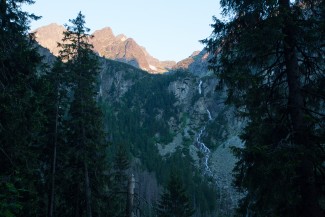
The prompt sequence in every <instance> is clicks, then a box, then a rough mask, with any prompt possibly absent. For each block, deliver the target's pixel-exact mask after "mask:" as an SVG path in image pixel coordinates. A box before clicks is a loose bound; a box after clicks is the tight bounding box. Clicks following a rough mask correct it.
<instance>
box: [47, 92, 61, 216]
mask: <svg viewBox="0 0 325 217" xmlns="http://www.w3.org/2000/svg"><path fill="white" fill-rule="evenodd" d="M58 121H59V89H58V90H57V99H56V108H55V129H54V141H53V156H52V165H51V187H50V194H49V202H48V213H47V216H48V217H53V211H54V197H55V173H56V157H57V145H58Z"/></svg>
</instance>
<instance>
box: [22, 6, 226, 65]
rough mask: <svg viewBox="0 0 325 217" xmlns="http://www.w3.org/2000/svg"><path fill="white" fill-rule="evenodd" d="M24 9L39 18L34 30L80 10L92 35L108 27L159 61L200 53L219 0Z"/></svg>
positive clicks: (177, 59)
mask: <svg viewBox="0 0 325 217" xmlns="http://www.w3.org/2000/svg"><path fill="white" fill-rule="evenodd" d="M24 9H25V10H28V11H29V12H33V13H35V14H36V15H40V16H42V19H41V20H39V21H34V22H32V23H31V29H32V30H33V29H36V28H38V27H40V26H44V25H47V24H50V23H58V24H65V23H68V20H69V19H73V18H75V17H76V16H77V13H78V12H79V11H81V12H82V13H83V14H84V15H85V16H86V26H87V27H89V28H90V29H91V32H93V31H95V30H98V29H101V28H103V27H106V26H109V27H111V28H112V30H113V32H114V34H115V35H118V34H121V33H123V34H125V35H126V36H128V37H132V38H134V39H135V40H136V41H137V42H138V44H140V45H142V46H144V47H146V49H147V51H148V52H149V53H150V54H151V55H153V56H154V57H156V58H158V59H160V60H175V61H179V60H182V59H184V58H186V57H188V56H189V55H191V54H192V52H193V51H196V50H201V49H202V48H203V45H202V44H201V43H199V42H198V41H199V40H200V39H204V38H206V37H208V36H209V35H210V34H211V32H212V28H211V27H210V24H211V23H212V16H213V15H216V16H218V17H219V14H220V9H219V0H124V1H119V0H36V3H35V4H34V5H31V6H24Z"/></svg>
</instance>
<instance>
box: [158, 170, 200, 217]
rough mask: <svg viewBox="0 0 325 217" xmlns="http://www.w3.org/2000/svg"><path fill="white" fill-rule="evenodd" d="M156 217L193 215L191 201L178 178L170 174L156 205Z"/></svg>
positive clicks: (188, 216) (186, 216)
mask: <svg viewBox="0 0 325 217" xmlns="http://www.w3.org/2000/svg"><path fill="white" fill-rule="evenodd" d="M156 212H157V216H158V217H190V216H193V214H194V209H193V206H192V204H191V201H190V199H189V197H188V195H187V193H186V190H185V187H184V186H183V184H182V182H181V180H180V178H179V177H178V176H177V175H175V174H173V173H172V174H171V175H170V177H169V181H168V184H167V188H166V189H165V191H164V193H163V194H162V195H161V197H160V199H159V200H158V203H157V205H156Z"/></svg>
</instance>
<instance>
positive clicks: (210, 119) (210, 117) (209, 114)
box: [207, 109, 212, 121]
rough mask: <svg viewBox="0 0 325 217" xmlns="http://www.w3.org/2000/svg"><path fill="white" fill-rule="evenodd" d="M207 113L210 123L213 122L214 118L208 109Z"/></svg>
mask: <svg viewBox="0 0 325 217" xmlns="http://www.w3.org/2000/svg"><path fill="white" fill-rule="evenodd" d="M207 113H208V117H209V121H212V116H211V113H210V111H209V109H207Z"/></svg>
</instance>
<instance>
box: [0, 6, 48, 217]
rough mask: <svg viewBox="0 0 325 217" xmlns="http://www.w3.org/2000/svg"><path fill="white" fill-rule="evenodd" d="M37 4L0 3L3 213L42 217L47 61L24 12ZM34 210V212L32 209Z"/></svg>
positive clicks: (0, 180) (0, 182)
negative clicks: (44, 71) (43, 67)
mask: <svg viewBox="0 0 325 217" xmlns="http://www.w3.org/2000/svg"><path fill="white" fill-rule="evenodd" d="M33 2H34V1H32V0H19V1H18V0H1V1H0V41H1V43H0V165H1V166H0V198H1V199H0V200H1V205H0V213H1V215H7V216H13V215H17V216H21V215H24V216H35V215H41V213H42V210H41V206H42V203H43V201H42V199H41V197H42V196H43V195H42V193H41V192H42V190H41V187H42V184H43V183H42V175H43V174H42V168H41V163H40V155H41V153H42V150H43V148H44V144H45V143H44V142H45V141H44V134H43V133H44V132H43V126H44V123H45V120H46V118H45V116H44V107H43V105H44V101H45V98H44V96H43V91H45V86H44V85H43V83H42V81H41V78H40V76H39V74H40V70H41V67H40V66H41V58H40V56H39V54H38V53H37V51H36V46H35V43H34V40H33V38H32V36H31V35H30V34H29V33H28V30H29V20H30V19H37V18H38V17H36V16H34V15H31V14H28V13H26V12H23V11H22V10H21V5H22V4H32V3H33ZM31 207H33V208H31Z"/></svg>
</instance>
